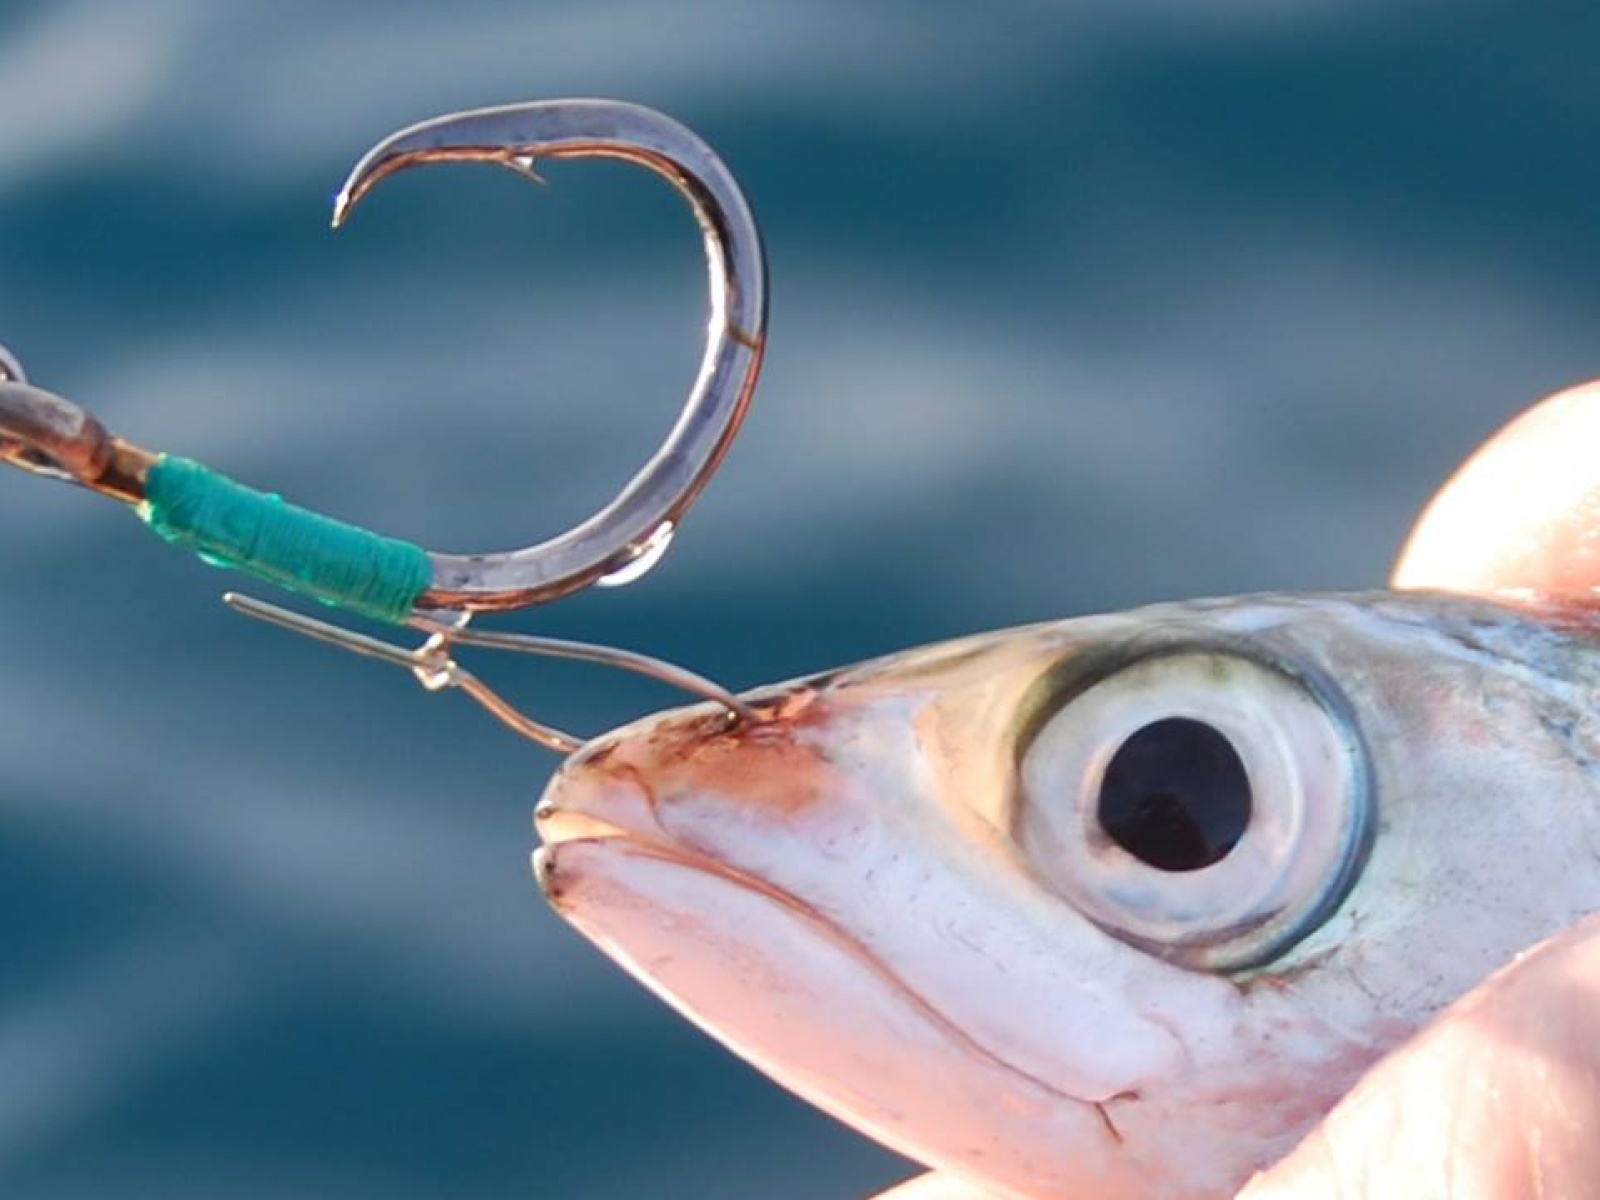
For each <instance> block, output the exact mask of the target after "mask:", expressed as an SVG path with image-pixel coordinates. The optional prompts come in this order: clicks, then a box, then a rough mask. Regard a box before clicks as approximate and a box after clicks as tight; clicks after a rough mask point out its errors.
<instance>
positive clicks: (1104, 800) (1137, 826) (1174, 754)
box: [1098, 717, 1251, 871]
mask: <svg viewBox="0 0 1600 1200" xmlns="http://www.w3.org/2000/svg"><path fill="white" fill-rule="evenodd" d="M1250 809H1251V802H1250V777H1249V775H1248V774H1247V773H1246V771H1245V769H1244V763H1243V762H1242V761H1240V758H1239V752H1238V751H1237V750H1235V749H1234V748H1233V743H1232V742H1230V741H1229V740H1228V739H1227V738H1226V737H1225V736H1223V735H1222V734H1221V733H1219V732H1218V731H1217V730H1216V729H1213V728H1212V727H1211V726H1210V725H1207V724H1206V723H1205V722H1204V721H1196V720H1192V719H1191V718H1188V717H1168V718H1166V719H1164V720H1161V721H1154V722H1152V723H1151V724H1149V725H1146V726H1144V727H1143V728H1142V729H1139V730H1137V731H1135V732H1134V733H1133V734H1132V735H1131V736H1130V737H1129V738H1128V739H1127V741H1125V742H1123V743H1122V745H1121V746H1119V747H1118V748H1117V752H1116V753H1115V754H1114V755H1112V756H1111V761H1110V763H1109V764H1107V766H1106V771H1105V775H1104V776H1103V777H1102V778H1101V781H1100V805H1099V813H1098V815H1099V818H1100V825H1101V827H1102V828H1103V829H1104V830H1105V831H1106V833H1107V834H1109V835H1110V837H1111V839H1112V840H1113V841H1115V842H1116V843H1117V844H1118V845H1119V846H1121V847H1122V848H1123V849H1124V850H1126V851H1127V852H1128V853H1129V854H1132V855H1133V856H1134V857H1135V858H1137V859H1139V860H1140V861H1141V862H1144V863H1147V864H1149V865H1150V866H1152V867H1155V868H1157V869H1159V870H1162V871H1198V870H1199V869H1200V868H1202V867H1209V866H1211V865H1212V864H1213V863H1216V862H1220V861H1221V860H1222V859H1224V858H1226V857H1227V856H1228V852H1229V851H1230V850H1232V849H1233V848H1234V846H1235V845H1237V844H1238V841H1239V839H1240V838H1241V837H1243V836H1244V832H1245V830H1246V829H1247V828H1249V825H1250Z"/></svg>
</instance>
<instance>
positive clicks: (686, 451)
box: [333, 100, 767, 611]
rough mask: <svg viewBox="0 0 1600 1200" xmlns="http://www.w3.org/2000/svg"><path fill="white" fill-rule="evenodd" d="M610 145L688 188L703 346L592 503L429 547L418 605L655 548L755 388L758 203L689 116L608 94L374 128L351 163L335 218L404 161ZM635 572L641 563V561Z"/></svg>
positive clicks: (530, 594) (497, 602)
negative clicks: (702, 304)
mask: <svg viewBox="0 0 1600 1200" xmlns="http://www.w3.org/2000/svg"><path fill="white" fill-rule="evenodd" d="M564 158H614V159H621V160H623V161H625V162H631V163H635V164H637V165H639V166H642V167H645V168H647V169H648V170H650V171H653V172H655V173H656V174H657V175H660V176H661V177H662V178H664V179H666V180H667V181H668V182H669V183H671V184H672V186H673V187H674V188H676V189H677V191H678V192H679V194H681V195H682V196H683V197H684V198H685V199H686V200H687V201H688V202H689V206H690V208H691V209H692V211H693V213H694V216H695V218H696V220H697V221H698V222H699V224H700V228H701V231H702V233H703V234H704V239H705V254H706V265H707V270H708V274H709V279H710V297H711V313H710V318H709V320H708V322H707V327H706V342H705V350H704V354H703V356H702V358H701V361H700V368H699V372H698V374H697V376H696V378H695V381H694V385H693V387H692V388H691V390H690V392H689V397H688V399H687V400H686V401H685V402H684V406H683V411H682V413H681V415H680V416H679V418H678V421H677V423H676V424H675V425H674V426H673V428H672V430H671V432H670V433H668V435H667V438H666V441H665V442H663V443H662V445H661V447H660V448H659V449H658V450H657V451H656V452H655V454H654V455H653V456H652V457H651V458H650V460H649V461H648V462H647V463H645V465H644V467H643V468H642V469H641V470H640V471H639V473H638V474H636V475H635V476H634V477H633V478H632V479H631V480H630V481H629V482H628V484H627V485H626V486H625V487H624V488H623V489H622V491H621V492H620V493H618V495H617V497H616V498H615V499H614V500H612V501H611V503H609V504H607V505H606V506H605V507H604V508H603V509H601V510H600V511H599V512H597V513H595V514H594V515H593V516H592V517H590V518H588V519H587V520H586V521H584V522H582V523H581V524H579V525H577V526H574V527H573V528H572V529H569V530H568V531H567V532H565V533H563V534H560V535H558V536H556V537H553V538H551V539H549V540H548V541H544V542H541V543H539V544H537V545H534V546H528V547H526V548H523V549H519V550H510V551H505V552H502V553H493V554H442V553H437V552H430V554H429V558H430V560H431V562H432V567H433V581H432V583H431V584H430V586H429V587H428V589H427V590H426V591H425V592H424V593H423V594H422V595H421V596H420V597H419V598H418V600H417V607H418V608H434V609H451V610H458V611H483V610H491V609H507V608H521V607H524V606H526V605H530V604H540V603H544V602H545V601H548V600H554V599H557V598H558V597H561V596H564V595H567V594H569V593H571V592H574V591H578V590H579V589H581V588H585V587H588V586H589V585H590V584H593V583H597V582H604V581H605V580H606V579H607V577H609V576H617V575H619V574H620V575H624V576H627V577H630V578H631V577H632V574H631V573H630V572H629V568H630V566H632V567H635V568H643V567H646V566H648V565H649V563H650V562H652V561H653V560H654V558H655V556H656V555H658V554H659V553H660V552H661V550H663V549H664V548H665V543H666V541H667V540H668V539H670V537H671V535H672V533H673V531H674V529H675V528H676V526H677V524H678V522H679V520H680V519H681V517H682V515H683V513H684V511H685V510H686V509H688V507H689V506H690V505H691V504H692V503H693V502H694V500H695V498H696V497H697V496H699V494H700V491H701V489H702V488H704V487H705V485H706V483H707V481H708V480H709V479H710V478H711V476H712V474H713V473H714V472H715V471H716V469H717V467H718V466H719V465H720V464H721V462H722V458H723V455H724V454H726V453H727V450H728V446H729V444H730V443H731V442H732V441H733V437H734V435H735V434H736V433H737V432H738V429H739V425H740V423H741V422H742V421H743V419H744V415H745V412H746V410H747V409H748V408H749V405H750V398H751V396H752V394H753V393H754V390H755V385H756V378H757V376H758V374H759V372H760V368H761V356H762V351H763V348H764V344H765V337H766V315H767V311H766V310H767V287H766V263H765V260H764V254H763V250H762V244H761V233H760V230H759V228H758V227H757V225H756V222H755V217H754V216H753V215H752V213H751V211H750V206H749V205H748V203H746V201H745V198H744V195H743V193H742V192H741V191H740V190H739V186H738V184H737V183H736V182H735V180H734V178H733V175H732V173H731V172H729V170H728V168H727V167H726V166H724V165H723V163H722V160H721V159H720V158H718V157H717V155H716V153H715V152H713V151H712V149H711V147H710V146H708V145H706V143H705V142H704V141H702V140H701V139H700V137H699V136H698V135H696V134H695V133H694V132H693V131H692V130H690V129H689V128H687V127H686V126H684V125H681V124H679V123H678V122H677V121H675V120H673V119H672V118H671V117H668V116H666V115H665V114H663V113H659V112H656V111H655V110H654V109H649V108H644V107H642V106H640V105H637V104H628V103H624V102H620V101H614V100H548V101H539V102H535V103H532V104H517V105H510V106H507V107H502V108H485V109H479V110H476V111H473V112H466V113H458V114H453V115H451V116H446V117H440V118H436V119H434V120H431V121H424V122H422V123H421V124H419V125H413V126H411V127H410V128H408V129H404V130H401V131H400V132H398V133H396V134H393V135H391V136H390V137H388V138H385V139H384V140H383V141H382V142H380V143H379V144H378V145H376V146H374V147H373V148H372V149H371V150H369V151H368V152H367V154H366V155H365V156H364V157H363V158H362V159H361V161H360V162H358V163H357V164H356V166H355V168H354V170H352V171H351V173H350V177H349V179H348V180H347V181H346V182H345V184H344V186H343V187H342V188H341V189H340V191H339V194H338V197H337V199H336V200H335V202H334V218H333V221H334V225H335V227H337V226H339V225H341V224H343V222H344V221H345V220H346V219H347V218H348V217H349V215H350V213H351V211H352V210H353V209H354V208H355V207H356V205H357V204H359V203H360V202H361V200H362V199H363V198H365V197H366V196H367V195H368V194H369V193H370V192H371V191H372V190H373V188H375V187H376V186H377V185H378V184H379V183H381V182H382V181H383V180H384V179H387V178H388V177H389V176H391V175H394V174H396V173H398V172H400V171H404V170H406V169H408V168H411V167H416V166H423V165H426V164H430V163H439V162H487V163H494V164H497V165H500V166H504V167H508V168H510V169H511V170H514V171H517V172H518V173H520V174H530V173H531V172H532V169H533V165H534V164H535V163H536V162H538V161H539V160H541V159H564ZM640 573H642V570H641V571H640Z"/></svg>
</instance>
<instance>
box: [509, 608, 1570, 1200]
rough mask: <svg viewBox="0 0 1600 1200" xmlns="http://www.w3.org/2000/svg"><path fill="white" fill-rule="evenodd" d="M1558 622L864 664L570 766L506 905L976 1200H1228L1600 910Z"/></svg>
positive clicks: (1191, 619) (603, 744)
mask: <svg viewBox="0 0 1600 1200" xmlns="http://www.w3.org/2000/svg"><path fill="white" fill-rule="evenodd" d="M1597 632H1600V628H1597V625H1596V622H1595V619H1594V618H1593V617H1592V616H1591V615H1590V614H1589V612H1588V611H1587V610H1585V609H1583V608H1581V607H1576V606H1562V605H1549V606H1543V607H1533V606H1526V605H1523V606H1510V605H1502V604H1497V603H1493V602H1489V601H1486V600H1482V599H1474V598H1470V597H1463V596H1454V595H1445V594H1430V593H1424V592H1417V593H1395V592H1375V593H1364V594H1347V595H1320V596H1303V595H1295V596H1289V595H1266V596H1255V597H1242V598H1236V599H1228V600H1213V601H1198V602H1190V603H1181V604H1167V605H1160V606H1156V607H1151V608H1145V609H1139V610H1135V611H1132V612H1128V613H1123V614H1116V615H1108V616H1098V617H1087V618H1079V619H1073V620H1066V621H1061V622H1056V623H1050V624H1044V625H1037V626H1031V627H1027V628H1023V629H1017V630H1010V631H1005V632H1000V633H991V634H984V635H981V636H978V637H973V638H968V639H964V640H960V641H956V642H952V643H948V644H944V645H940V646H934V647H929V648H924V649H919V650H914V651H910V652H906V653H902V654H897V655H891V656H889V657H887V658H883V659H879V660H876V661H873V662H869V663H866V664H863V665H860V666H856V667H852V668H848V669H845V670H841V671H836V672H832V673H829V674H827V675H823V676H819V677H816V678H811V679H806V680H801V681H797V682H795V683H791V684H787V685H782V686H779V687H776V688H770V689H765V690H763V691H760V692H757V693H753V694H752V695H751V696H750V697H749V699H750V701H751V703H753V704H755V705H756V706H758V708H759V709H760V711H761V713H762V718H763V719H762V720H760V721H757V722H744V723H739V724H730V723H729V722H728V721H727V720H726V719H725V718H724V717H723V716H722V715H721V714H720V713H718V712H716V711H713V710H712V709H711V708H710V707H706V706H702V707H699V708H693V709H686V710H681V711H678V712H674V713H667V714H663V715H659V716H656V717H652V718H648V719H646V720H644V721H641V722H638V723H636V724H633V725H630V726H627V727H625V728H623V729H621V730H619V731H617V732H616V733H614V734H611V735H608V736H606V737H603V738H599V739H596V740H595V741H593V742H591V743H590V744H589V745H588V746H586V747H585V748H584V749H583V750H582V751H580V752H579V753H577V754H575V755H574V756H573V757H572V758H571V759H570V760H569V761H568V762H567V763H566V764H565V765H564V766H563V767H562V769H561V770H560V772H559V773H558V774H557V775H556V777H555V778H554V779H553V781H552V782H551V784H550V786H549V789H548V791H547V793H546V795H545V797H544V799H543V801H542V802H541V804H540V806H539V808H538V816H537V824H538V827H539V830H540V832H541V834H542V836H543V839H544V842H545V845H544V846H543V848H541V849H540V851H539V852H538V854H537V855H536V860H535V861H536V873H537V875H538V878H539V880H540V883H541V885H542V887H543V888H544V891H545V893H546V894H547V896H548V897H549V898H550V900H551V902H552V904H553V905H554V906H555V908H556V909H557V910H558V911H559V912H560V913H561V914H562V915H563V916H564V917H566V919H567V920H569V921H570V922H571V923H572V924H573V925H575V926H576V927H577V928H578V929H579V930H581V931H582V932H583V933H584V934H585V935H587V936H588V937H589V938H591V939H592V940H593V941H595V942H596V943H597V944H598V945H599V946H600V947H601V948H602V949H603V950H605V951H606V952H607V953H608V954H610V955H611V956H612V957H613V958H615V959H616V960H617V961H618V962H619V963H621V964H622V965H623V966H624V967H625V968H626V969H628V970H629V971H630V972H632V973H633V974H634V975H635V976H637V977H638V978H639V979H640V980H641V981H642V982H643V983H645V985H646V986H648V987H650V988H651V989H653V990H654V991H656V992H657V993H658V994H659V995H661V996H662V997H663V998H664V999H665V1000H667V1002H668V1003H670V1004H672V1005H673V1006H674V1007H676V1008H677V1009H679V1010H680V1011H681V1012H683V1013H684V1014H685V1015H686V1016H688V1017H689V1018H690V1019H691V1020H693V1021H695V1022H696V1023H697V1024H699V1025H701V1026H702V1027H703V1028H705V1029H706V1030H707V1031H708V1032H710V1033H711V1034H712V1035H713V1036H714V1037H716V1038H718V1039H719V1040H721V1041H722V1042H724V1043H725V1044H726V1045H728V1046H729V1047H730V1048H732V1049H733V1050H734V1051H735V1052H737V1053H739V1054H741V1055H742V1056H744V1057H745V1058H747V1059H748V1060H750V1061H751V1062H753V1063H754V1064H756V1065H757V1066H758V1067H760V1068H761V1069H763V1070H764V1071H766V1072H767V1073H769V1074H770V1075H772V1076H773V1077H774V1078H775V1079H777V1080H779V1081H780V1082H782V1083H784V1084H786V1085H787V1086H789V1087H790V1088H792V1089H793V1090H795V1091H796V1092H798V1093H799V1094H801V1095H802V1096H804V1097H806V1098H807V1099H809V1100H810V1101H812V1102H813V1103H815V1104H817V1105H818V1106H819V1107H821V1108H823V1109H825V1110H826V1111H828V1112H831V1113H833V1114H834V1115H836V1116H838V1117H840V1118H841V1119H843V1120H845V1121H847V1122H849V1123H850V1124H852V1125H854V1126H856V1127H858V1128H860V1129H862V1130H863V1131H865V1132H866V1133H868V1134H870V1135H871V1136H873V1137H875V1138H877V1139H879V1140H881V1141H882V1142H884V1143H885V1144H887V1145H889V1146H892V1147H894V1148H896V1149H898V1150H900V1151H902V1152H904V1153H906V1154H908V1155H910V1156H912V1157H914V1158H916V1159H918V1160H919V1161H922V1162H925V1163H928V1164H929V1165H931V1166H933V1167H935V1168H938V1169H940V1170H941V1171H945V1172H948V1173H950V1174H951V1175H952V1176H955V1177H959V1178H961V1179H964V1180H967V1181H971V1182H972V1183H973V1184H975V1185H978V1186H980V1187H982V1188H984V1189H985V1190H987V1191H989V1192H992V1193H993V1194H994V1195H997V1196H1003V1197H1013V1198H1017V1200H1044V1198H1047V1197H1071V1196H1092V1197H1095V1198H1096V1200H1108V1198H1112V1197H1120V1198H1130V1200H1131V1198H1136V1197H1154V1196H1161V1197H1168V1198H1173V1200H1183V1198H1192V1200H1199V1198H1201V1197H1215V1196H1220V1195H1228V1194H1231V1191H1232V1190H1233V1189H1234V1188H1236V1187H1237V1186H1239V1185H1240V1184H1241V1183H1242V1182H1243V1181H1244V1180H1245V1179H1247V1178H1248V1177H1249V1176H1250V1174H1251V1173H1252V1172H1254V1171H1256V1170H1258V1169H1259V1168H1261V1167H1262V1166H1264V1165H1266V1164H1268V1163H1270V1162H1272V1161H1273V1160H1275V1159H1276V1158H1277V1157H1279V1156H1280V1155H1282V1154H1283V1153H1284V1152H1285V1151H1287V1150H1288V1149H1289V1148H1290V1147H1291V1146H1292V1145H1293V1144H1294V1143H1295V1142H1296V1141H1297V1140H1298V1139H1299V1138H1300V1137H1301V1136H1302V1135H1303V1134H1304V1133H1305V1132H1306V1131H1307V1129H1308V1128H1310V1127H1311V1126H1312V1125H1313V1124H1314V1123H1315V1122H1316V1121H1317V1120H1318V1119H1319V1117H1321V1116H1322V1115H1323V1114H1324V1113H1325V1112H1326V1111H1327V1110H1328V1109H1329V1108H1330V1107H1331V1106H1332V1104H1333V1103H1334V1102H1335V1101H1336V1100H1337V1099H1338V1098H1339V1097H1340V1096H1341V1095H1343V1094H1344V1093H1345V1092H1346V1091H1347V1090H1348V1089H1349V1088H1350V1087H1351V1085H1352V1084H1353V1083H1354V1082H1355V1081H1356V1079H1357V1078H1358V1077H1359V1076H1360V1075H1361V1074H1362V1073H1363V1072H1364V1071H1365V1070H1366V1069H1367V1068H1368V1067H1369V1066H1370V1065H1371V1064H1372V1063H1373V1062H1374V1061H1375V1060H1376V1059H1377V1058H1379V1057H1380V1056H1381V1055H1383V1054H1384V1053H1385V1052H1386V1051H1387V1050H1389V1049H1390V1048H1392V1047H1394V1046H1395V1045H1396V1044H1397V1043H1399V1042H1400V1041H1401V1040H1403V1039H1405V1038H1406V1037H1408V1036H1409V1035H1410V1034H1411V1033H1413V1032H1414V1031H1415V1030H1416V1029H1418V1028H1419V1027H1420V1026H1421V1025H1422V1024H1424V1023H1425V1022H1426V1021H1428V1019H1429V1018H1430V1017H1432V1016H1434V1015H1435V1014H1437V1013H1438V1012H1439V1011H1440V1010H1441V1009H1442V1008H1444V1007H1445V1006H1447V1005H1448V1004H1450V1003H1451V1002H1452V1001H1453V1000H1455V999H1457V998H1458V997H1460V996H1461V995H1462V994H1463V993H1464V992H1466V991H1467V990H1468V989H1470V988H1471V987H1472V986H1473V985H1474V984H1475V983H1477V982H1478V981H1480V980H1482V979H1483V978H1484V977H1485V976H1487V975H1488V974H1489V973H1491V972H1492V971H1493V970H1494V969H1495V968H1496V967H1497V966H1499V965H1500V964H1502V963H1504V962H1505V961H1506V960H1507V959H1508V958H1510V957H1512V956H1513V955H1515V954H1516V953H1517V952H1518V951H1520V950H1522V949H1524V948H1526V947H1528V946H1530V945H1531V944H1533V943H1534V942H1536V941H1538V940H1539V939H1541V938H1543V937H1546V936H1548V935H1550V934H1552V933H1555V932H1557V931H1558V930H1561V929H1563V928H1565V927H1566V926H1568V925H1570V924H1571V923H1572V922H1574V921H1575V920H1577V919H1578V918H1580V917H1581V916H1583V915H1585V914H1588V913H1592V912H1595V911H1597V910H1600V767H1597V763H1600V717H1597V716H1596V704H1595V701H1596V694H1597V693H1596V689H1597V687H1600V642H1597V641H1596V638H1595V635H1596V633H1597ZM1152 730H1153V731H1155V732H1154V733H1152V732H1150V731H1152ZM1208 731H1209V732H1208ZM1219 737H1220V738H1221V739H1222V742H1219V741H1218V738H1219ZM1224 742H1225V743H1226V745H1225V746H1224V745H1223V744H1222V743H1224ZM1230 750H1231V755H1230V753H1229V751H1230ZM1169 760H1170V761H1169ZM1196 781H1198V782H1196ZM1185 789H1189V790H1190V791H1191V792H1192V793H1193V794H1192V795H1191V794H1186V793H1185ZM1241 795H1242V796H1243V803H1242V807H1241V803H1240V797H1241ZM1130 797H1131V801H1130ZM1185 806H1187V808H1186V807H1185ZM1241 814H1242V815H1241Z"/></svg>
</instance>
